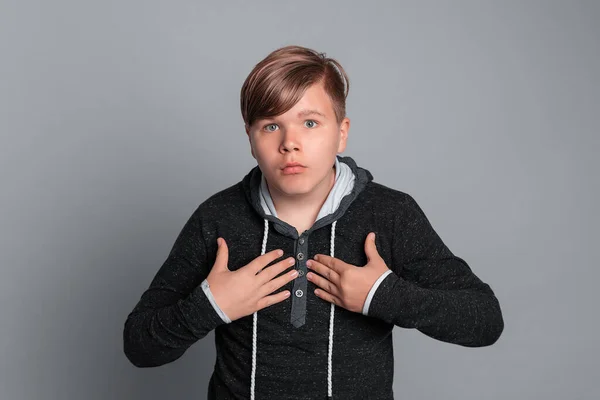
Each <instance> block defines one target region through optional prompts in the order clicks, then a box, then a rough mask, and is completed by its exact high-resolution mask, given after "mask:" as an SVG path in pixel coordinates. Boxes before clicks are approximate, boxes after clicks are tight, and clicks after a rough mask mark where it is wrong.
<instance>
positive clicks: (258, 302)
mask: <svg viewBox="0 0 600 400" xmlns="http://www.w3.org/2000/svg"><path fill="white" fill-rule="evenodd" d="M217 245H218V249H217V258H216V260H215V264H214V266H213V268H212V270H211V272H210V274H209V275H208V277H207V278H206V280H207V281H208V284H209V286H210V291H211V292H212V295H213V297H214V299H215V301H216V302H217V304H218V305H219V307H220V308H221V310H223V312H224V313H225V314H226V315H227V316H228V317H229V319H230V320H231V321H235V320H236V319H239V318H242V317H245V316H246V315H250V314H253V313H254V312H255V311H258V310H262V309H263V308H265V307H268V306H271V305H273V304H276V303H279V302H281V301H283V300H285V299H287V298H288V297H289V295H290V291H289V290H284V291H282V292H279V293H277V294H274V295H270V296H269V294H270V293H273V292H274V291H275V290H277V289H279V288H280V287H282V286H283V285H285V284H287V283H288V282H290V281H292V280H294V279H295V278H296V277H297V276H298V271H296V270H293V271H290V272H288V273H287V274H285V275H282V276H280V277H278V278H276V279H273V278H275V277H276V276H277V275H279V274H280V273H282V272H283V271H285V270H286V269H288V268H290V267H291V266H293V265H294V263H295V262H296V260H295V259H294V258H292V257H290V258H286V259H284V260H282V261H279V262H278V263H275V264H273V265H271V266H270V267H269V268H266V269H264V270H263V268H265V266H266V265H267V264H269V263H271V262H273V261H275V260H276V259H278V258H279V257H281V256H282V255H283V252H282V251H281V250H273V251H270V252H268V253H266V254H264V255H261V256H258V257H256V258H255V259H254V260H252V261H251V262H250V263H249V264H247V265H245V266H243V267H242V268H240V269H238V270H236V271H230V270H229V268H228V267H227V263H228V261H229V250H228V248H227V243H225V239H223V238H219V239H217ZM261 270H262V271H261ZM259 272H260V273H259Z"/></svg>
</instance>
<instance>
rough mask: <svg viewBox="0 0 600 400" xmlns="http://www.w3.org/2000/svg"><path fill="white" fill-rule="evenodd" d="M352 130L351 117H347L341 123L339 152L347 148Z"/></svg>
mask: <svg viewBox="0 0 600 400" xmlns="http://www.w3.org/2000/svg"><path fill="white" fill-rule="evenodd" d="M349 131H350V118H348V117H346V118H344V119H343V120H342V123H341V124H340V144H339V145H338V150H337V152H338V153H343V152H344V150H346V144H347V142H348V132H349Z"/></svg>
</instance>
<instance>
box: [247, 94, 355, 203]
mask: <svg viewBox="0 0 600 400" xmlns="http://www.w3.org/2000/svg"><path fill="white" fill-rule="evenodd" d="M320 114H322V115H320ZM349 129H350V120H349V119H348V118H344V120H343V121H342V122H341V124H339V125H338V123H337V121H336V119H335V113H334V111H333V105H332V103H331V100H330V98H329V95H328V94H327V92H325V89H324V88H323V85H322V84H315V85H312V86H311V87H309V88H308V89H307V90H306V92H305V93H304V96H303V97H302V98H301V99H300V100H299V101H298V103H296V104H295V105H294V107H292V108H291V109H290V110H288V111H287V112H285V113H284V114H281V115H279V116H276V117H272V118H265V119H260V120H257V121H256V122H254V124H253V125H252V126H251V127H249V128H248V127H246V133H247V134H248V139H249V140H250V148H251V153H252V157H254V158H255V159H256V161H257V162H258V166H259V167H260V170H261V172H262V173H263V175H264V176H265V179H266V181H267V183H268V185H269V190H270V191H271V195H273V191H274V190H275V191H277V192H278V193H277V194H280V195H282V196H303V195H310V194H312V193H320V192H321V190H319V189H324V188H325V187H326V186H327V185H329V182H330V179H331V176H332V175H331V174H333V165H334V163H335V157H336V154H338V153H342V152H343V151H344V150H345V148H346V141H347V138H348V130H349ZM291 162H297V163H300V164H302V166H303V167H299V168H298V167H297V168H287V169H286V168H285V166H286V164H287V163H291Z"/></svg>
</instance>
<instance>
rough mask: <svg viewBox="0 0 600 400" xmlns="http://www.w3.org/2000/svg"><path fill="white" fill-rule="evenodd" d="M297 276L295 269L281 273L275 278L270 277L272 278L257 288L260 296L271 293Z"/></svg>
mask: <svg viewBox="0 0 600 400" xmlns="http://www.w3.org/2000/svg"><path fill="white" fill-rule="evenodd" d="M297 277H298V271H297V270H293V271H290V272H288V273H287V274H284V275H281V276H279V277H277V278H275V279H272V280H270V281H268V282H266V283H265V284H263V285H262V286H261V287H260V289H258V293H259V295H260V296H261V297H262V296H266V295H268V294H270V293H273V292H274V291H276V290H277V289H279V288H280V287H282V286H284V285H287V284H288V283H289V282H291V281H293V280H294V279H296V278H297Z"/></svg>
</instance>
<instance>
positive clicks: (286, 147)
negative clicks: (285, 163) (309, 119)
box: [280, 129, 300, 153]
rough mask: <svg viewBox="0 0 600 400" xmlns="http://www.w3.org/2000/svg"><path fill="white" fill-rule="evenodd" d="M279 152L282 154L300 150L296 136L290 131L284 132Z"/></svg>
mask: <svg viewBox="0 0 600 400" xmlns="http://www.w3.org/2000/svg"><path fill="white" fill-rule="evenodd" d="M280 150H281V152H282V153H285V152H290V151H295V150H300V143H299V140H298V135H297V134H296V133H294V132H292V131H291V130H289V129H288V130H286V131H285V132H284V133H283V137H282V140H281V147H280Z"/></svg>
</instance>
